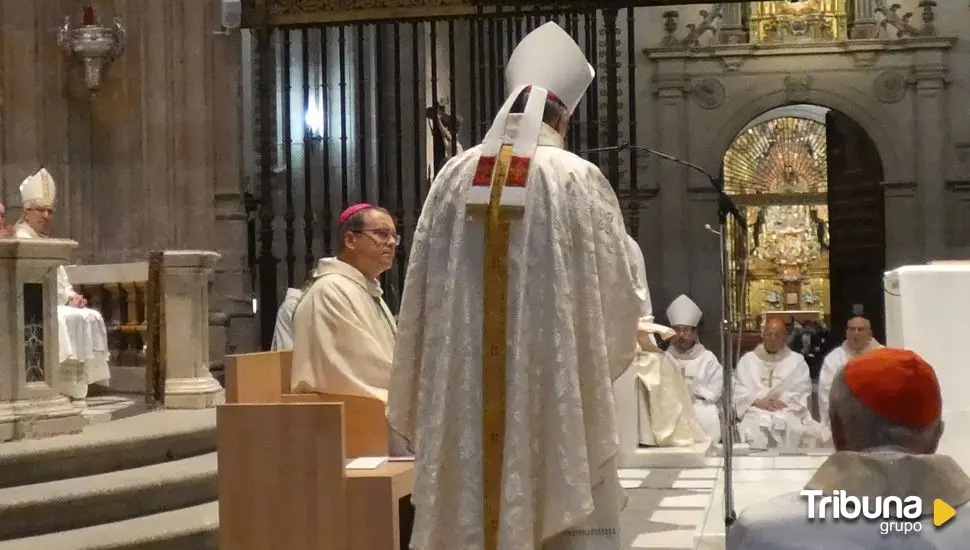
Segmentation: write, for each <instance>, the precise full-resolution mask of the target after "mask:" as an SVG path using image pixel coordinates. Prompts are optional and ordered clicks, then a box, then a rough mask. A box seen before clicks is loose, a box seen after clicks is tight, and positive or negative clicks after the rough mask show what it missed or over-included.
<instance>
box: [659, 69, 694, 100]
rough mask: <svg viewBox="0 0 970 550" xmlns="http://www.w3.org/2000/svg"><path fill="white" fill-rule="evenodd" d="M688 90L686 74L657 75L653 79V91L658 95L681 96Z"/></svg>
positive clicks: (688, 82) (688, 83)
mask: <svg viewBox="0 0 970 550" xmlns="http://www.w3.org/2000/svg"><path fill="white" fill-rule="evenodd" d="M689 90H690V81H689V80H688V77H687V75H684V74H676V75H658V76H657V77H656V78H654V81H653V93H654V94H655V95H657V96H658V97H683V96H684V94H686V93H687V92H688V91H689Z"/></svg>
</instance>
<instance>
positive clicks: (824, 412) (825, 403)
mask: <svg viewBox="0 0 970 550" xmlns="http://www.w3.org/2000/svg"><path fill="white" fill-rule="evenodd" d="M881 347H882V344H880V343H879V342H877V341H876V339H875V338H873V337H872V325H870V324H869V319H866V318H865V317H853V318H851V319H849V322H848V324H847V325H846V327H845V342H843V343H842V345H841V346H839V347H837V348H835V349H833V350H832V351H830V352H829V353H828V355H826V356H825V359H824V360H823V361H822V370H821V371H820V372H819V375H818V416H819V421H821V423H822V425H823V426H825V428H826V429H828V428H829V392H830V391H831V390H832V381H833V380H835V375H836V374H838V373H839V371H841V370H842V368H843V367H845V364H846V363H848V362H849V360H850V359H853V358H855V357H857V356H859V355H862V354H863V353H866V352H870V351H872V350H876V349H879V348H881Z"/></svg>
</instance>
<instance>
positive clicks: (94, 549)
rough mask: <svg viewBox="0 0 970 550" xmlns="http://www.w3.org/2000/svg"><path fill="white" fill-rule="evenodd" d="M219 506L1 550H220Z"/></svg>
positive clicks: (38, 539) (45, 538) (22, 542)
mask: <svg viewBox="0 0 970 550" xmlns="http://www.w3.org/2000/svg"><path fill="white" fill-rule="evenodd" d="M218 533H219V504H218V502H207V503H205V504H201V505H198V506H191V507H188V508H181V509H178V510H172V511H170V512H162V513H159V514H152V515H148V516H142V517H138V518H133V519H128V520H124V521H118V522H114V523H105V524H102V525H95V526H92V527H84V528H82V529H74V530H71V531H62V532H60V533H52V534H49V535H40V536H35V537H28V538H22V539H16V540H8V541H3V542H0V550H218V549H219V536H218Z"/></svg>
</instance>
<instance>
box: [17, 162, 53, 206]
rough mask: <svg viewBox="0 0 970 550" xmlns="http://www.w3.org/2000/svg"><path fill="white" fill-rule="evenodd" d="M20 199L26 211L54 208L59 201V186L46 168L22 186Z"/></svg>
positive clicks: (27, 179) (29, 178)
mask: <svg viewBox="0 0 970 550" xmlns="http://www.w3.org/2000/svg"><path fill="white" fill-rule="evenodd" d="M20 197H21V198H22V200H23V208H24V210H28V209H31V208H54V202H55V201H56V199H57V186H56V185H55V184H54V178H52V177H51V175H50V172H48V171H47V169H46V168H41V169H40V170H38V171H37V173H36V174H33V175H30V176H28V177H27V178H26V179H25V180H24V181H23V183H21V184H20Z"/></svg>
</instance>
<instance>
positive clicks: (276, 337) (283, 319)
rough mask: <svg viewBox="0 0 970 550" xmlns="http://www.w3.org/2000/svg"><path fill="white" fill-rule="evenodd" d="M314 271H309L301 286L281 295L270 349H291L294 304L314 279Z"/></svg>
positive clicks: (287, 290) (289, 289)
mask: <svg viewBox="0 0 970 550" xmlns="http://www.w3.org/2000/svg"><path fill="white" fill-rule="evenodd" d="M316 273H317V272H316V270H312V271H310V273H309V274H308V275H307V277H306V280H304V281H303V286H302V287H301V288H288V289H286V295H285V296H283V301H282V302H281V303H280V308H279V309H278V310H277V311H276V326H275V327H274V328H273V342H272V344H271V347H270V350H271V351H284V350H292V349H293V314H294V313H296V305H297V304H299V303H300V299H301V298H303V293H304V292H306V290H307V289H308V288H310V285H311V284H313V281H315V280H316Z"/></svg>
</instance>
